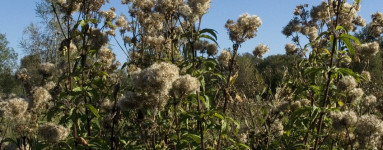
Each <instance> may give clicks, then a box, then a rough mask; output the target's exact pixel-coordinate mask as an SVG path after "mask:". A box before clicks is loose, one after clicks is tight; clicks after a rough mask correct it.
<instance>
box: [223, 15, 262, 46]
mask: <svg viewBox="0 0 383 150" xmlns="http://www.w3.org/2000/svg"><path fill="white" fill-rule="evenodd" d="M261 24H262V21H261V18H259V17H258V16H256V15H249V14H247V13H246V14H242V15H240V16H239V18H238V19H237V22H234V21H233V20H230V19H229V20H227V22H226V24H225V28H226V29H227V31H228V32H229V37H230V40H231V41H233V42H234V43H237V44H242V43H243V42H245V41H247V40H248V39H251V38H253V37H255V36H256V32H257V31H258V28H259V27H260V26H261Z"/></svg>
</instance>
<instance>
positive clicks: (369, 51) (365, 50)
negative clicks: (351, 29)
mask: <svg viewBox="0 0 383 150" xmlns="http://www.w3.org/2000/svg"><path fill="white" fill-rule="evenodd" d="M379 49H380V47H379V43H378V42H376V41H375V42H370V43H364V44H362V46H357V47H356V51H357V53H358V54H359V55H361V56H363V57H369V56H374V55H376V54H377V53H378V52H379Z"/></svg>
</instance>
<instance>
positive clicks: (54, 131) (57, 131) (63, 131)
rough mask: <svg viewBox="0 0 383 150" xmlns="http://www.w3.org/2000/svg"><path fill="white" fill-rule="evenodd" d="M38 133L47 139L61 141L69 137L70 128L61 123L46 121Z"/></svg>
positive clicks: (52, 141) (53, 141) (55, 141)
mask: <svg viewBox="0 0 383 150" xmlns="http://www.w3.org/2000/svg"><path fill="white" fill-rule="evenodd" d="M38 134H39V136H40V137H41V138H42V139H44V140H45V141H48V142H51V143H57V142H59V141H62V140H65V139H66V138H67V137H68V135H69V129H67V128H65V127H63V126H61V125H55V124H53V123H46V124H43V125H41V126H40V127H39V128H38Z"/></svg>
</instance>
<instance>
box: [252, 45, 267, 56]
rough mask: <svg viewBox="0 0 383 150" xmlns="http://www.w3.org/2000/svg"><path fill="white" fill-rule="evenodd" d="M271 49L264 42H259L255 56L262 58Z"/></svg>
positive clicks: (254, 52)
mask: <svg viewBox="0 0 383 150" xmlns="http://www.w3.org/2000/svg"><path fill="white" fill-rule="evenodd" d="M268 51H269V47H267V45H264V44H262V43H261V44H258V46H257V47H255V49H254V51H253V54H254V56H255V57H258V58H262V56H263V55H264V54H266V53H267V52H268Z"/></svg>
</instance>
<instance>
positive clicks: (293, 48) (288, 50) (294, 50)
mask: <svg viewBox="0 0 383 150" xmlns="http://www.w3.org/2000/svg"><path fill="white" fill-rule="evenodd" d="M285 50H286V54H287V55H294V54H296V53H297V51H298V49H297V47H296V46H295V45H294V44H291V43H289V44H286V46H285Z"/></svg>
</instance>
